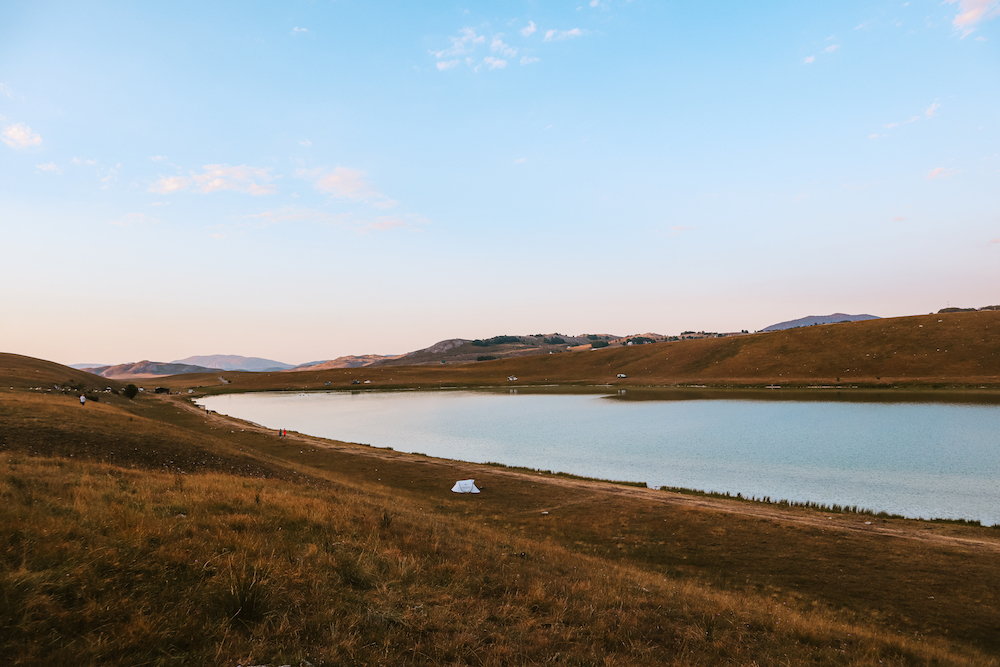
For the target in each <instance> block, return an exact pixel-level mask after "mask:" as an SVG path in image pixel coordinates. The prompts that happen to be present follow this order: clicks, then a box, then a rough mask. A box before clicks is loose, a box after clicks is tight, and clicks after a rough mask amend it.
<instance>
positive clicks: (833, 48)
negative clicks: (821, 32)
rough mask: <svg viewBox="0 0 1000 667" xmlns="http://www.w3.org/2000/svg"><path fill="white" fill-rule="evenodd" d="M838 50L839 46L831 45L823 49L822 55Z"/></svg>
mask: <svg viewBox="0 0 1000 667" xmlns="http://www.w3.org/2000/svg"><path fill="white" fill-rule="evenodd" d="M839 48H840V44H831V45H830V46H828V47H826V48H825V49H823V53H833V52H834V51H836V50H837V49H839Z"/></svg>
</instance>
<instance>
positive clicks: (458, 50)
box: [431, 28, 486, 59]
mask: <svg viewBox="0 0 1000 667" xmlns="http://www.w3.org/2000/svg"><path fill="white" fill-rule="evenodd" d="M449 39H450V40H451V46H449V47H448V48H447V49H443V50H441V51H432V52H431V53H432V54H433V55H434V57H435V58H438V59H442V58H454V57H455V56H464V55H465V54H467V53H472V52H473V51H475V49H476V47H477V46H478V45H480V44H485V43H486V37H484V36H483V35H477V34H476V31H475V29H473V28H462V29H461V30H459V31H458V36H457V37H450V38H449Z"/></svg>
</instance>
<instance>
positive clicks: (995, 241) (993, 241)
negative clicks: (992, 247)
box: [990, 238, 1000, 243]
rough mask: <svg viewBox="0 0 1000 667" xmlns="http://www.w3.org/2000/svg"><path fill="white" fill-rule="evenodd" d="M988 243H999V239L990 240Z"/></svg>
mask: <svg viewBox="0 0 1000 667" xmlns="http://www.w3.org/2000/svg"><path fill="white" fill-rule="evenodd" d="M990 243H1000V238H997V239H992V240H991V241H990Z"/></svg>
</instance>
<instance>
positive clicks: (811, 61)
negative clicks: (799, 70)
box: [802, 56, 816, 65]
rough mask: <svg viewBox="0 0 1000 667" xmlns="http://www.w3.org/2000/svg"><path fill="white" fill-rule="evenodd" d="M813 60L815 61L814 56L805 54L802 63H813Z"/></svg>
mask: <svg viewBox="0 0 1000 667" xmlns="http://www.w3.org/2000/svg"><path fill="white" fill-rule="evenodd" d="M814 62H816V56H806V57H805V58H804V59H803V60H802V64H803V65H809V64H811V63H814Z"/></svg>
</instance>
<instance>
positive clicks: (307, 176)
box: [295, 167, 391, 205]
mask: <svg viewBox="0 0 1000 667" xmlns="http://www.w3.org/2000/svg"><path fill="white" fill-rule="evenodd" d="M295 175H296V176H298V177H299V178H302V179H304V180H307V181H311V182H312V184H313V187H314V188H315V189H316V190H318V191H319V192H322V193H323V194H327V195H330V196H332V197H335V198H337V199H346V200H348V201H359V202H367V203H370V204H373V205H375V204H379V203H384V202H388V201H391V200H390V199H389V198H388V197H386V196H385V195H383V194H382V193H381V192H379V191H378V190H376V189H375V187H374V186H373V185H372V184H371V183H369V182H368V180H367V179H366V178H365V172H363V171H360V170H358V169H351V168H349V167H336V168H334V169H325V168H317V169H299V170H298V171H297V172H295Z"/></svg>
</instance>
